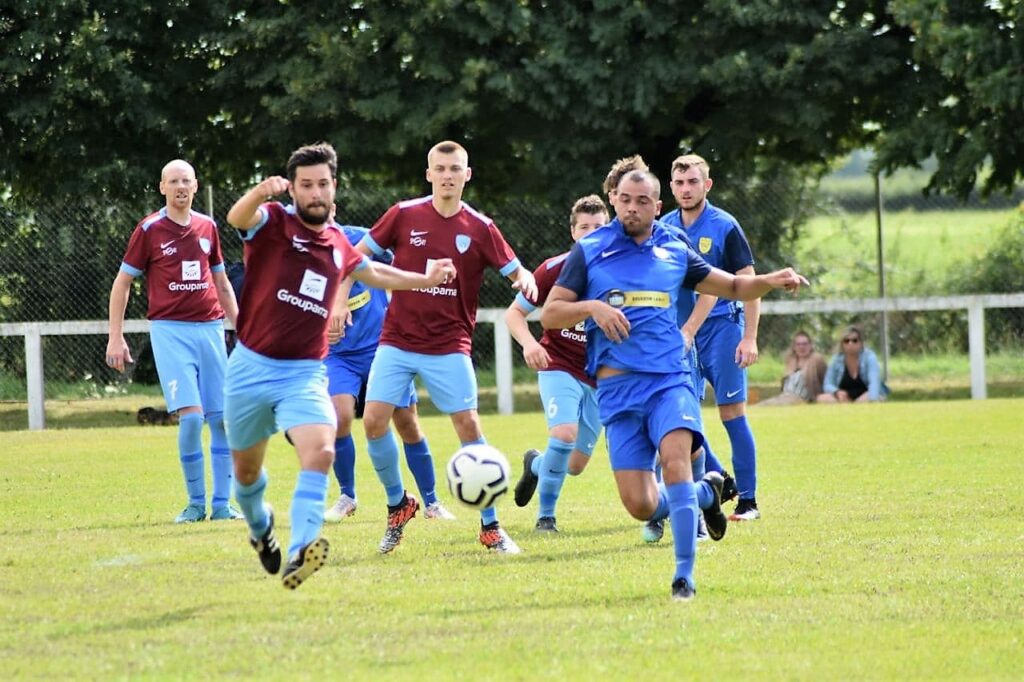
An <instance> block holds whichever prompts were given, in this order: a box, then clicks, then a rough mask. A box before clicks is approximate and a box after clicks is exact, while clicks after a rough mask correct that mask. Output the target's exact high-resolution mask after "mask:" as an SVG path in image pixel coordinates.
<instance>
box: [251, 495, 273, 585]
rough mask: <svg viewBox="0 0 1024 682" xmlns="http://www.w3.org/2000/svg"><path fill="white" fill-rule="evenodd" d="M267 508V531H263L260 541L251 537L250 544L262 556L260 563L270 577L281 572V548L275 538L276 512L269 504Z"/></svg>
mask: <svg viewBox="0 0 1024 682" xmlns="http://www.w3.org/2000/svg"><path fill="white" fill-rule="evenodd" d="M266 508H267V529H266V530H265V531H263V535H262V536H261V537H260V538H259V539H258V540H257V539H256V538H252V537H250V538H249V544H250V545H252V548H253V549H255V550H256V553H257V554H259V555H260V563H261V564H263V568H264V570H266V572H267V573H269V574H270V575H277V572H278V571H280V570H281V546H280V545H278V544H277V538H275V537H274V510H273V509H271V507H270V505H269V504H268V505H266Z"/></svg>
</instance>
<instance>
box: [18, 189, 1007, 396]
mask: <svg viewBox="0 0 1024 682" xmlns="http://www.w3.org/2000/svg"><path fill="white" fill-rule="evenodd" d="M861 180H863V178H862V179H861ZM857 186H858V191H852V190H850V189H849V188H840V190H839V191H832V192H830V191H828V188H825V189H824V190H822V189H819V190H817V191H811V190H810V189H808V188H806V187H800V188H799V191H797V192H795V193H790V194H788V195H786V196H775V197H773V194H772V191H771V187H770V185H768V184H762V185H760V186H747V187H733V188H727V187H719V185H716V186H715V188H714V192H713V194H712V200H713V201H714V202H715V203H716V204H718V205H720V206H722V207H724V208H726V209H727V210H729V211H730V212H732V213H733V214H734V215H736V216H737V218H738V219H739V220H740V222H741V223H742V224H743V225H744V227H745V229H746V230H747V232H748V236H749V237H750V240H751V243H752V245H753V248H754V252H755V255H759V253H762V252H763V251H767V252H768V254H769V255H768V257H767V258H759V263H758V268H759V270H761V271H764V270H767V269H769V268H772V267H776V266H779V265H782V264H792V265H794V266H796V267H798V269H800V270H801V271H802V272H804V273H806V274H808V275H809V277H810V278H811V280H812V282H813V283H814V286H812V288H811V290H810V291H808V292H805V293H803V294H802V296H805V297H813V298H833V299H848V298H875V297H878V296H879V295H880V279H879V274H878V273H879V259H878V248H877V243H878V231H879V227H878V214H877V213H876V208H877V205H878V198H877V197H876V196H875V194H874V192H873V191H871V184H870V182H867V183H865V182H863V181H861V182H859V183H858V185H857ZM865 187H867V190H865V189H864V188H865ZM812 189H813V188H812ZM885 190H886V188H885V187H884V185H883V194H884V192H885ZM237 197H238V193H236V192H228V191H219V190H216V189H215V190H213V191H207V190H202V189H201V191H200V194H199V195H198V196H197V198H196V206H195V208H196V209H197V210H199V211H203V212H209V213H212V215H213V216H214V218H215V219H216V220H217V222H218V224H219V225H220V227H221V231H222V244H223V248H224V256H225V259H226V260H227V261H228V262H238V261H240V260H241V252H242V244H241V240H240V239H238V238H237V236H236V235H234V233H233V232H232V231H231V230H230V229H228V228H227V225H226V222H225V218H224V216H225V215H226V213H227V211H228V209H229V208H230V207H231V205H232V204H233V202H234V201H235V199H237ZM400 198H404V195H402V194H400V193H397V192H394V191H387V190H382V189H373V188H349V189H348V190H344V191H341V192H339V198H338V205H339V208H338V220H339V222H344V223H349V224H354V225H363V226H370V225H372V224H373V223H374V221H375V220H376V219H377V218H378V217H379V216H380V215H381V214H382V213H383V212H384V211H385V210H386V209H387V208H388V206H390V205H391V204H392V203H393V202H394V201H396V200H397V199H400ZM574 198H575V197H571V198H567V200H566V201H565V205H564V206H549V205H543V204H540V203H537V202H531V201H524V200H518V201H517V200H506V201H503V202H486V201H480V202H479V203H478V202H477V201H475V200H474V198H473V197H472V196H470V197H468V198H467V199H468V201H469V202H470V203H472V204H473V205H474V206H476V207H477V208H479V209H480V210H482V211H483V212H485V213H487V214H488V215H490V216H491V217H492V218H494V220H495V222H496V223H497V224H498V225H499V226H500V227H501V229H502V231H503V232H504V234H505V236H506V238H507V239H508V241H509V242H510V243H511V244H512V246H513V248H514V249H515V250H516V252H517V254H518V255H519V257H520V259H521V260H522V261H523V262H524V263H525V264H526V265H528V266H529V267H536V265H537V264H539V263H540V262H541V261H542V260H543V259H545V258H547V257H549V256H551V255H554V254H556V253H559V252H561V251H564V250H566V249H567V248H568V246H569V244H570V238H569V230H568V212H569V207H570V205H571V204H572V200H573V199H574ZM665 198H666V199H667V201H666V205H671V203H672V199H671V196H666V197H665ZM162 199H163V198H162V197H160V196H159V195H156V194H155V193H154V194H153V196H150V197H146V198H145V199H144V200H140V201H139V202H137V203H127V202H126V203H119V204H107V203H104V202H103V201H102V200H93V199H76V200H75V201H64V202H56V203H52V204H47V205H35V206H21V205H18V204H16V203H14V202H12V201H9V200H7V201H5V200H3V199H0V324H2V323H17V322H37V321H65V320H102V319H106V317H107V303H108V298H109V293H110V286H111V283H112V281H113V278H114V276H115V275H116V273H117V270H118V267H119V265H120V263H121V258H122V256H123V253H124V249H125V246H126V244H127V240H128V237H129V235H130V234H131V230H132V229H133V227H134V225H135V224H136V223H137V222H138V221H139V220H140V218H142V217H143V216H145V215H147V214H148V213H150V212H152V211H154V210H156V209H158V208H159V207H161V206H162V204H163V201H162ZM1022 199H1024V196H1014V197H997V198H992V199H990V200H988V201H986V202H982V201H981V200H980V199H978V198H976V197H975V198H972V200H971V201H970V202H968V203H967V204H966V205H962V204H959V203H957V202H954V201H952V200H950V199H947V198H943V197H932V198H929V197H925V196H923V195H922V194H921V193H920V192H919V191H913V192H907V191H904V190H902V189H897V190H896V193H894V194H892V195H891V196H883V197H882V201H881V204H882V206H883V208H884V210H883V212H882V214H881V215H882V220H881V223H882V225H881V231H882V235H883V239H882V243H883V246H884V248H883V258H884V267H883V272H884V273H885V278H886V281H885V287H886V290H885V293H886V295H887V296H889V297H897V296H914V297H923V296H946V295H954V294H981V293H1001V292H1006V293H1010V292H1022V291H1024V265H1022V264H1021V263H1022V261H1024V257H1022V254H1024V215H1022V211H1021V209H1020V206H1021V201H1022ZM798 236H799V239H797V237H798ZM761 244H764V245H765V246H766V247H767V248H765V249H764V250H763V251H762V249H761V247H760V245H761ZM144 287H145V282H144V278H139V279H138V280H136V283H135V289H134V291H133V294H132V296H131V298H130V300H129V304H128V310H127V313H126V318H127V319H140V318H143V317H145V311H146V295H145V288H144ZM512 297H513V292H512V291H511V290H510V288H509V283H508V282H507V280H504V279H503V278H501V277H500V276H499V275H497V273H489V274H488V276H487V278H486V280H485V283H484V290H483V291H482V292H481V297H480V300H481V306H482V307H496V308H504V307H506V306H507V305H508V304H509V302H510V301H511V300H512ZM780 298H781V297H780ZM851 322H855V323H858V324H860V325H861V326H862V327H863V328H864V330H865V334H866V335H867V338H868V339H869V340H871V341H872V343H870V345H871V346H872V347H874V348H875V349H876V350H878V349H880V348H881V347H882V346H883V345H885V344H886V343H887V344H888V349H889V353H890V354H891V360H890V363H889V377H890V384H893V385H894V386H896V387H899V386H900V385H901V383H902V382H903V380H904V379H908V380H909V381H910V383H915V382H916V384H915V385H918V384H919V385H920V386H925V385H928V384H931V388H932V394H935V395H946V394H950V395H959V393H958V392H957V391H958V389H959V388H961V387H963V388H964V389H965V390H966V385H967V373H968V359H967V347H968V338H967V323H966V312H965V311H963V310H957V309H952V310H940V311H930V312H920V313H892V314H889V315H888V319H887V320H886V322H887V328H888V329H887V334H884V335H883V325H882V317H881V315H880V314H875V313H872V314H869V315H865V316H861V317H859V318H857V319H851V316H850V315H849V314H842V313H814V314H806V315H765V316H764V317H763V318H762V321H761V325H760V333H759V345H760V350H761V354H762V362H761V363H759V365H758V366H755V368H753V370H752V372H751V380H752V383H753V384H755V385H761V386H762V387H763V388H764V390H765V391H766V392H769V393H770V392H771V391H772V389H773V387H774V386H776V384H777V379H778V377H779V376H781V356H782V354H783V353H784V352H785V350H786V349H787V348H788V345H789V340H790V337H791V335H792V334H793V333H794V332H795V331H796V330H797V329H803V330H806V331H808V332H809V333H810V334H811V335H812V337H813V338H815V339H816V340H817V344H818V348H819V350H821V351H822V352H825V353H829V354H830V353H831V352H834V350H835V343H836V341H837V340H838V338H839V333H840V332H841V330H842V328H843V327H845V326H846V325H847V324H850V323H851ZM985 323H986V325H985V327H986V353H987V355H989V356H990V357H991V359H992V360H991V362H990V364H989V384H990V387H991V388H990V395H1024V388H1022V384H1024V352H1022V349H1024V310H1022V309H1020V308H1007V309H991V310H988V311H987V312H986V317H985ZM535 331H536V332H537V333H538V334H539V332H540V329H539V327H536V328H535ZM106 341H107V339H106V336H105V335H75V336H46V337H44V339H43V357H44V368H45V372H44V380H45V394H46V397H47V398H48V399H64V400H73V399H78V398H95V397H103V396H110V395H119V394H124V393H126V392H142V393H146V394H148V396H149V402H150V403H156V404H159V403H161V402H162V400H161V399H160V398H159V389H158V387H157V379H156V372H155V368H154V365H153V361H152V354H151V352H150V350H149V340H148V338H147V336H146V335H145V334H130V335H128V342H129V344H130V347H131V349H132V352H133V354H134V357H135V360H136V362H135V364H134V366H132V367H131V368H130V371H129V372H128V373H127V374H126V375H123V376H122V375H117V374H116V373H114V372H113V371H112V370H110V369H109V368H107V367H106V366H105V364H104V361H103V357H104V349H105V347H106ZM474 347H475V351H474V362H475V363H476V366H477V368H478V370H479V372H480V379H481V386H482V387H487V386H488V385H491V384H493V371H494V360H495V358H494V339H493V329H492V327H491V326H490V325H486V324H482V325H479V326H478V329H477V332H476V337H475V339H474ZM513 363H514V374H515V377H516V381H517V383H521V384H523V385H524V386H527V385H529V386H532V385H533V383H534V380H533V375H532V373H531V372H530V371H529V369H528V368H526V367H525V364H524V363H523V361H522V357H521V354H520V353H519V349H518V347H516V346H514V361H513ZM951 367H952V368H953V371H951V369H950V368H951ZM958 368H959V369H958ZM961 369H962V371H961ZM904 375H906V376H904ZM953 375H955V377H954V378H950V377H951V376H953ZM961 385H962V386H961ZM920 386H919V387H920ZM485 392H486V388H485ZM913 393H914V391H913V390H911V389H907V390H906V391H905V394H906V395H912V394H913ZM25 399H26V383H25V347H24V342H23V339H22V338H21V337H20V336H13V335H11V336H0V401H7V402H11V401H14V402H18V401H24V400H25ZM141 400H142V398H140V401H141ZM140 404H141V402H140ZM482 404H483V405H486V404H487V400H486V399H484V400H483V401H482Z"/></svg>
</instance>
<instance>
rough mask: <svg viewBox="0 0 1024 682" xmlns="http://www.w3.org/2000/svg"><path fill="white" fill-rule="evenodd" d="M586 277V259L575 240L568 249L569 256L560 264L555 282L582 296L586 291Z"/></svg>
mask: <svg viewBox="0 0 1024 682" xmlns="http://www.w3.org/2000/svg"><path fill="white" fill-rule="evenodd" d="M587 279H588V277H587V259H586V256H585V254H584V253H583V247H581V246H580V245H579V243H578V242H577V243H576V244H574V245H573V247H572V250H571V251H569V256H568V257H567V258H566V259H565V265H563V266H562V272H561V273H559V275H558V280H557V281H556V282H555V284H556V285H557V286H560V287H564V288H566V289H568V290H570V291H572V292H574V293H575V294H576V296H577V297H579V298H583V296H584V294H586V293H587Z"/></svg>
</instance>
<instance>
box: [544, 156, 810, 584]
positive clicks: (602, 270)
mask: <svg viewBox="0 0 1024 682" xmlns="http://www.w3.org/2000/svg"><path fill="white" fill-rule="evenodd" d="M660 192H661V188H660V183H659V182H658V179H657V178H656V177H654V175H652V174H651V173H649V172H646V171H633V172H630V173H628V174H627V175H626V176H625V177H624V178H623V179H622V180H621V181H620V182H619V185H618V188H617V192H616V199H615V213H616V219H615V220H614V221H612V223H611V224H610V225H608V226H606V227H604V228H603V229H600V230H597V231H595V232H594V233H593V234H591V235H590V236H588V237H586V238H584V239H581V240H580V241H579V242H577V244H576V246H574V247H573V249H572V251H571V252H570V253H569V257H568V258H567V259H566V262H565V265H564V266H563V268H562V274H561V275H560V277H559V279H558V282H557V284H556V285H555V286H554V288H553V289H552V290H551V293H550V294H549V295H548V300H547V303H546V304H545V305H544V309H543V311H542V312H541V323H542V324H543V325H544V327H545V328H547V329H567V328H570V327H574V326H575V325H576V324H578V323H579V322H582V321H586V328H587V371H588V373H589V374H591V375H593V376H595V377H596V378H597V399H598V404H599V406H600V412H601V422H602V424H603V425H604V428H605V432H606V433H607V439H608V449H609V458H610V460H611V465H612V471H613V472H614V474H615V481H616V485H617V487H618V491H619V497H620V498H621V500H622V503H623V505H624V506H625V508H626V510H627V511H628V512H629V513H630V514H631V515H632V516H633V517H634V518H637V519H640V520H644V521H646V520H648V519H650V518H653V517H657V516H660V517H666V516H667V517H668V519H669V523H670V524H671V525H672V539H673V543H674V547H675V559H676V568H675V573H674V576H673V580H672V596H673V598H674V599H678V600H689V599H691V598H692V597H693V596H694V595H695V590H696V583H695V582H694V576H693V572H694V571H693V569H694V562H695V559H696V543H697V517H698V509H704V517H705V519H706V520H707V523H708V531H709V532H710V533H711V534H712V537H714V536H716V535H717V536H718V537H721V536H722V535H724V534H725V528H726V524H727V523H728V521H727V520H726V518H725V515H724V514H723V513H722V510H721V506H720V495H721V484H722V479H721V477H720V476H719V475H717V474H715V475H714V476H710V475H709V476H706V477H705V479H704V480H702V481H700V482H697V483H695V482H694V480H693V468H692V464H691V461H692V457H693V455H694V454H695V453H696V452H697V451H698V450H699V448H700V445H701V443H702V442H703V440H704V437H703V435H702V426H701V414H700V404H699V403H698V402H697V396H696V394H695V392H694V387H693V385H692V381H691V377H690V374H689V371H688V367H687V366H686V362H687V360H686V358H687V356H686V355H685V354H684V352H683V348H684V340H683V336H682V334H681V333H680V331H679V326H678V323H677V317H676V310H675V306H676V302H677V298H678V296H679V291H680V289H696V290H697V291H699V292H701V293H707V294H712V295H715V296H721V297H726V298H732V299H748V300H749V299H753V298H759V297H760V296H762V295H764V294H765V293H767V292H768V291H771V290H772V289H776V288H784V289H787V290H790V291H796V290H797V289H799V287H800V285H801V284H806V280H805V279H804V278H803V277H802V276H800V275H799V274H797V273H796V272H794V271H793V270H792V269H791V268H786V269H784V270H779V271H777V272H773V273H771V274H767V275H756V276H752V275H740V276H734V275H731V274H729V273H726V272H723V271H721V270H718V269H717V268H712V267H711V266H710V265H708V264H707V263H706V262H705V261H704V260H703V259H702V258H701V257H700V256H698V255H697V254H696V253H695V252H694V251H693V250H692V249H690V248H689V247H688V246H687V245H686V244H685V242H683V241H682V240H680V239H679V238H678V237H677V236H675V235H673V234H671V233H670V231H669V230H668V229H667V228H666V227H665V226H664V225H661V224H660V223H657V222H656V220H655V219H656V217H657V215H658V213H659V212H660V210H661V201H660ZM657 452H660V455H661V466H662V472H663V478H664V487H663V488H659V486H658V484H657V482H656V480H655V477H654V462H655V454H656V453H657Z"/></svg>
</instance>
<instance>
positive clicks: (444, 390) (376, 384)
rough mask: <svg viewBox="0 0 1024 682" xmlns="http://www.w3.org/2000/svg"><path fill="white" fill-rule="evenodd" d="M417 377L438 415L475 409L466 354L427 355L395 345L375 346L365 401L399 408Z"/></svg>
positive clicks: (473, 377)
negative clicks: (439, 413)
mask: <svg viewBox="0 0 1024 682" xmlns="http://www.w3.org/2000/svg"><path fill="white" fill-rule="evenodd" d="M417 376H419V378H420V380H421V381H422V382H423V385H424V386H425V387H426V389H427V392H428V393H430V399H431V400H432V401H433V403H434V405H436V406H437V409H439V410H440V411H441V412H444V413H445V414H453V413H455V412H463V411H465V410H475V409H476V406H477V395H476V373H475V372H474V371H473V363H472V361H471V360H470V359H469V356H468V355H463V354H462V353H449V354H447V355H428V354H426V353H413V352H410V351H407V350H402V349H400V348H395V347H394V346H384V345H381V346H378V347H377V355H376V356H375V357H374V358H373V366H372V367H370V378H369V380H368V381H367V383H366V401H367V402H369V401H371V400H376V401H379V402H382V403H388V404H390V405H395V406H396V407H401V406H402V405H401V404H402V399H403V396H405V395H406V392H407V391H408V390H409V382H410V381H412V380H413V379H414V378H416V377H417Z"/></svg>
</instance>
